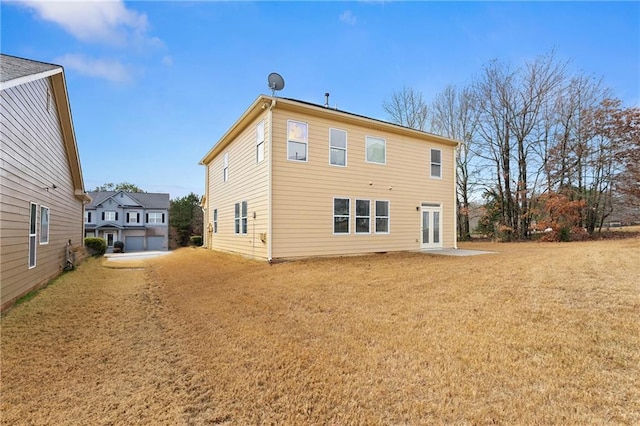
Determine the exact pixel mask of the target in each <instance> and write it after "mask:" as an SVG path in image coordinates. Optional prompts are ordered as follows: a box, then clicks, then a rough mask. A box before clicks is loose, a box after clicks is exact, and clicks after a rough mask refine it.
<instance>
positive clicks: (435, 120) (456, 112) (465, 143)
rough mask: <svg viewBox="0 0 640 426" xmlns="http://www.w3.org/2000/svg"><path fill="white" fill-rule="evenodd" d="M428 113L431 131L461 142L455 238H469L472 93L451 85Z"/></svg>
mask: <svg viewBox="0 0 640 426" xmlns="http://www.w3.org/2000/svg"><path fill="white" fill-rule="evenodd" d="M431 110H432V118H431V131H432V132H434V133H437V134H439V135H442V136H446V137H449V138H451V139H455V140H458V141H460V142H462V144H461V145H460V146H459V147H458V150H457V153H456V174H457V175H456V178H457V179H456V183H457V187H456V202H457V205H458V238H460V239H463V240H466V239H469V238H470V237H471V228H470V225H469V210H470V208H469V201H470V196H471V192H472V190H473V187H474V184H475V182H473V181H472V175H473V174H474V161H473V160H474V150H473V149H474V142H473V141H474V137H475V133H476V128H477V124H478V115H477V112H476V108H475V105H474V98H473V94H472V92H471V90H470V89H469V88H464V89H462V90H460V91H458V90H457V89H456V88H455V87H454V86H447V87H446V88H445V89H444V90H443V91H442V92H441V93H440V94H438V95H436V97H435V99H434V101H433V103H432V105H431Z"/></svg>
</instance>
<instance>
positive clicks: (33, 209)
mask: <svg viewBox="0 0 640 426" xmlns="http://www.w3.org/2000/svg"><path fill="white" fill-rule="evenodd" d="M37 215H38V206H37V205H36V203H30V204H29V269H31V268H35V266H36V216H37Z"/></svg>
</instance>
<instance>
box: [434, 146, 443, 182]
mask: <svg viewBox="0 0 640 426" xmlns="http://www.w3.org/2000/svg"><path fill="white" fill-rule="evenodd" d="M431 177H433V178H441V177H442V152H441V151H440V150H439V149H432V150H431Z"/></svg>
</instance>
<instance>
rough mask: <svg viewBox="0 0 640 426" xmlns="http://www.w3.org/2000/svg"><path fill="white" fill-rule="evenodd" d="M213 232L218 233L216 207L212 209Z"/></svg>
mask: <svg viewBox="0 0 640 426" xmlns="http://www.w3.org/2000/svg"><path fill="white" fill-rule="evenodd" d="M213 233H214V234H217V233H218V209H213Z"/></svg>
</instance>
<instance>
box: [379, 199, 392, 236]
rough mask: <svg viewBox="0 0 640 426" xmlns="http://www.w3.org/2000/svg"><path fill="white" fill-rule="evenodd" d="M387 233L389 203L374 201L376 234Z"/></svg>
mask: <svg viewBox="0 0 640 426" xmlns="http://www.w3.org/2000/svg"><path fill="white" fill-rule="evenodd" d="M388 233H389V202H388V201H380V200H376V234H388Z"/></svg>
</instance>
